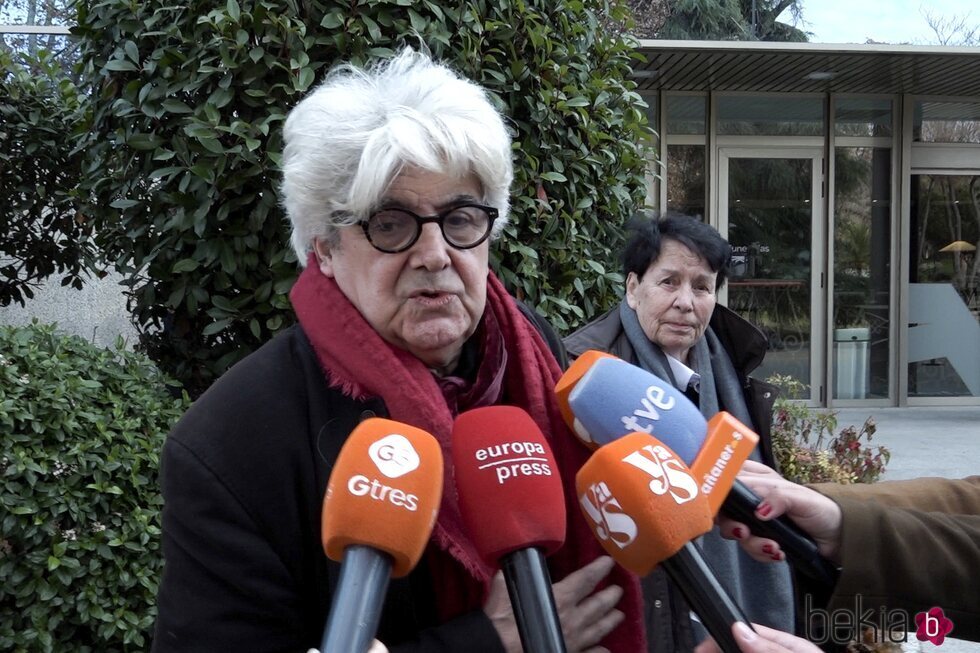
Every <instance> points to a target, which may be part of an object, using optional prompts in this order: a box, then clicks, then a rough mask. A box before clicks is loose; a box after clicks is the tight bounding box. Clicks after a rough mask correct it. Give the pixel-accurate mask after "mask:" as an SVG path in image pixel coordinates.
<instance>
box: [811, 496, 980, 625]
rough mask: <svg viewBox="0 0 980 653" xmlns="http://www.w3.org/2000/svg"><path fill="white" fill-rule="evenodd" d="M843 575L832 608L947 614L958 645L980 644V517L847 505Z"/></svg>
mask: <svg viewBox="0 0 980 653" xmlns="http://www.w3.org/2000/svg"><path fill="white" fill-rule="evenodd" d="M838 503H839V504H840V506H841V509H842V512H843V524H842V530H841V563H842V567H843V571H842V574H841V578H840V580H839V581H838V584H837V588H836V590H835V592H834V596H833V598H832V599H831V603H830V608H832V609H833V608H853V607H854V602H855V599H856V597H857V596H858V595H860V596H861V598H862V601H863V602H864V604H865V606H866V607H869V608H874V609H878V608H879V607H882V606H883V607H885V608H887V609H895V608H898V609H902V610H905V611H906V612H908V614H909V617H910V618H911V617H914V615H915V614H916V613H918V612H922V611H924V610H928V609H929V608H931V607H933V606H939V607H941V608H942V609H943V611H944V612H945V613H946V615H947V616H948V617H949V618H950V619H951V620H952V621H953V624H954V630H953V632H952V633H950V637H956V638H961V639H973V640H977V639H980V592H978V591H977V584H976V583H977V574H978V572H980V515H947V514H942V513H935V512H931V513H928V512H920V511H915V510H906V509H901V508H891V507H885V506H881V505H878V504H876V503H873V502H869V501H853V500H850V499H840V500H838Z"/></svg>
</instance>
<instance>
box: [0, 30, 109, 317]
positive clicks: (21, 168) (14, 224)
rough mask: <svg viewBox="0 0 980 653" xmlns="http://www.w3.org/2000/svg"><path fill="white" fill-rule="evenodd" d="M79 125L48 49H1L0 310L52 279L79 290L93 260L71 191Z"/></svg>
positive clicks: (81, 120)
mask: <svg viewBox="0 0 980 653" xmlns="http://www.w3.org/2000/svg"><path fill="white" fill-rule="evenodd" d="M84 124H85V115H84V113H83V108H82V103H81V100H80V98H79V94H78V90H77V89H76V87H75V84H74V82H72V80H71V79H69V78H68V77H67V76H66V75H65V72H64V70H63V69H62V67H61V66H60V65H59V63H58V62H57V60H56V59H55V57H54V55H53V54H52V53H51V52H48V51H46V50H40V51H39V52H38V54H37V56H36V57H34V56H31V55H27V54H23V53H20V54H18V53H12V52H9V51H7V50H5V49H2V48H0V125H2V127H0V306H7V305H9V304H11V303H13V302H19V303H20V304H21V305H23V304H24V302H25V300H26V299H30V298H32V297H33V296H34V288H36V287H37V286H38V285H39V284H40V283H41V282H42V281H44V280H45V279H46V278H48V277H49V276H51V275H54V274H60V275H62V277H61V285H63V286H67V285H71V286H73V287H75V288H81V287H82V274H83V273H84V270H85V269H86V266H87V265H88V264H89V263H90V261H91V260H92V257H93V256H94V248H93V246H92V243H91V240H90V227H91V222H90V221H89V220H88V219H87V218H86V217H85V216H84V215H83V214H82V213H81V212H80V211H79V210H78V202H77V199H76V193H75V189H76V186H77V185H78V180H79V178H80V177H81V165H82V164H81V161H82V157H81V154H80V153H79V152H78V151H77V150H75V149H74V142H75V138H74V136H75V134H76V132H77V131H78V130H80V129H83V127H82V126H83V125H84Z"/></svg>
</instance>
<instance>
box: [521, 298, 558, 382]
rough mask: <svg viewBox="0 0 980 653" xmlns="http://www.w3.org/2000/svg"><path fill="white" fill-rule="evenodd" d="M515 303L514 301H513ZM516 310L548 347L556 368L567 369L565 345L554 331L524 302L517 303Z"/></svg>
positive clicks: (546, 321)
mask: <svg viewBox="0 0 980 653" xmlns="http://www.w3.org/2000/svg"><path fill="white" fill-rule="evenodd" d="M515 301H516V300H515ZM517 308H519V309H520V311H521V313H523V314H524V317H526V318H527V319H528V321H529V322H530V323H531V324H532V325H533V326H534V328H535V329H536V330H537V332H538V333H539V334H541V337H542V338H544V342H545V344H546V345H548V349H550V350H551V353H552V354H553V355H554V357H555V360H557V361H558V366H559V367H561V369H563V370H564V369H567V368H568V352H567V351H565V345H564V344H562V341H561V338H559V337H558V334H557V333H556V332H555V329H554V328H553V327H552V326H551V324H549V323H548V320H546V319H545V318H544V317H543V316H542V315H540V314H539V313H538V312H537V311H535V310H534V309H532V308H531V307H529V306H527V305H526V304H525V303H524V302H520V301H518V302H517Z"/></svg>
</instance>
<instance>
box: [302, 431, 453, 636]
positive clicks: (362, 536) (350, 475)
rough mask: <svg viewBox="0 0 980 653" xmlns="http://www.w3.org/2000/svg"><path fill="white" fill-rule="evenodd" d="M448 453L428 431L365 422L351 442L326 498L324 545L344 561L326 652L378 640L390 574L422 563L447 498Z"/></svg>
mask: <svg viewBox="0 0 980 653" xmlns="http://www.w3.org/2000/svg"><path fill="white" fill-rule="evenodd" d="M442 466H443V463H442V451H441V450H440V448H439V443H438V442H436V440H435V438H433V437H432V436H431V435H429V434H428V433H426V432H425V431H423V430H421V429H417V428H415V427H413V426H409V425H407V424H402V423H400V422H394V421H391V420H387V419H380V418H371V419H368V420H365V421H363V422H361V423H360V424H359V425H358V426H357V428H356V429H354V431H353V432H352V433H351V434H350V436H348V438H347V441H346V442H344V446H343V448H342V449H341V450H340V455H339V456H338V457H337V462H336V463H335V465H334V468H333V471H332V472H331V474H330V480H329V482H328V483H327V492H326V496H325V497H324V500H323V516H322V540H323V548H324V551H325V552H326V554H327V556H328V557H329V558H330V559H331V560H335V561H337V562H340V563H341V566H340V578H339V580H338V584H337V590H336V591H335V592H334V595H333V597H332V600H331V607H330V615H329V618H328V620H327V624H326V627H325V628H324V632H323V643H322V644H321V646H320V650H321V651H322V652H323V653H364V652H365V651H367V650H368V647H369V646H371V644H372V640H373V638H374V635H375V632H376V631H377V627H378V620H379V619H380V617H381V609H382V607H383V605H384V597H385V592H386V591H387V588H388V581H389V578H390V577H391V576H394V577H395V578H400V577H402V576H405V575H406V574H408V572H410V571H411V570H412V568H413V567H414V566H415V565H416V564H417V563H418V561H419V558H420V557H421V555H422V552H423V550H424V549H425V545H426V543H427V542H428V540H429V535H430V533H431V532H432V525H433V524H434V523H435V518H436V513H437V511H438V509H439V502H440V500H441V498H442V476H443V473H442Z"/></svg>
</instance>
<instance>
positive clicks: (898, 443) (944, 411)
mask: <svg viewBox="0 0 980 653" xmlns="http://www.w3.org/2000/svg"><path fill="white" fill-rule="evenodd" d="M868 416H871V417H874V419H875V422H876V423H877V426H878V430H877V433H876V434H875V436H874V439H873V440H872V444H881V445H884V446H886V447H888V449H889V450H891V453H892V458H891V462H890V463H889V465H888V467H887V468H886V470H885V474H884V476H883V478H884V479H887V480H900V479H905V478H917V477H920V476H942V477H945V478H962V477H964V476H971V475H975V474H980V406H978V407H969V408H959V407H945V406H944V407H937V408H842V409H838V410H837V418H838V426H839V427H844V426H848V425H850V424H854V425H860V424H862V423H863V422H864V420H865V419H866V418H867V417H868ZM977 578H978V580H980V569H978V570H977ZM954 634H955V633H954ZM904 650H905V651H923V652H924V653H980V643H976V642H966V641H963V640H949V639H948V640H946V642H944V643H943V645H942V646H938V647H937V646H933V645H932V644H929V643H928V642H927V643H920V642H918V641H917V640H916V639H915V636H914V635H912V636H910V642H909V643H908V644H906V646H905V647H904Z"/></svg>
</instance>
